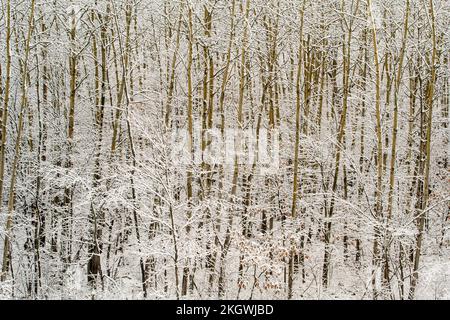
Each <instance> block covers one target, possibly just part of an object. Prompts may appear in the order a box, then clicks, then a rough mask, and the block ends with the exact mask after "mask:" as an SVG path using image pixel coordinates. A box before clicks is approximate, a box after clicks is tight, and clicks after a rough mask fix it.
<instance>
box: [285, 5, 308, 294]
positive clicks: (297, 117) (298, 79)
mask: <svg viewBox="0 0 450 320" xmlns="http://www.w3.org/2000/svg"><path fill="white" fill-rule="evenodd" d="M305 4H306V0H304V1H303V4H302V7H301V9H300V39H299V49H298V66H297V77H296V82H295V88H296V100H295V101H296V108H295V110H296V111H295V149H294V169H293V170H294V182H293V190H292V207H291V217H292V222H294V220H295V219H296V217H297V209H296V207H297V196H298V170H299V169H298V163H299V143H300V125H301V123H300V122H301V120H300V114H301V84H300V83H301V75H302V63H303V50H304V49H303V23H304V15H305ZM290 246H291V250H290V257H289V275H288V299H291V298H292V286H293V282H294V256H295V252H294V247H293V244H292V243H291V244H290Z"/></svg>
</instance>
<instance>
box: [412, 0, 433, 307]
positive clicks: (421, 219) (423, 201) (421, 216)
mask: <svg viewBox="0 0 450 320" xmlns="http://www.w3.org/2000/svg"><path fill="white" fill-rule="evenodd" d="M428 10H429V15H430V24H431V26H430V27H431V42H432V53H431V71H430V80H429V83H428V87H427V95H426V104H427V107H428V114H427V129H426V142H425V157H426V160H425V168H424V173H423V190H422V194H421V195H420V196H421V198H420V207H419V208H418V209H419V210H418V214H417V215H416V219H417V222H418V235H417V239H416V248H415V253H414V266H413V274H412V277H411V286H410V290H409V295H408V297H409V299H413V298H414V294H415V290H416V286H417V281H418V278H419V273H418V270H419V263H420V255H421V250H422V241H423V229H424V225H425V210H426V207H427V206H428V201H429V184H430V159H431V138H432V137H431V131H432V125H433V121H432V118H433V99H434V92H435V82H436V56H437V44H436V26H435V23H436V22H435V15H434V7H433V0H429V2H428Z"/></svg>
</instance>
